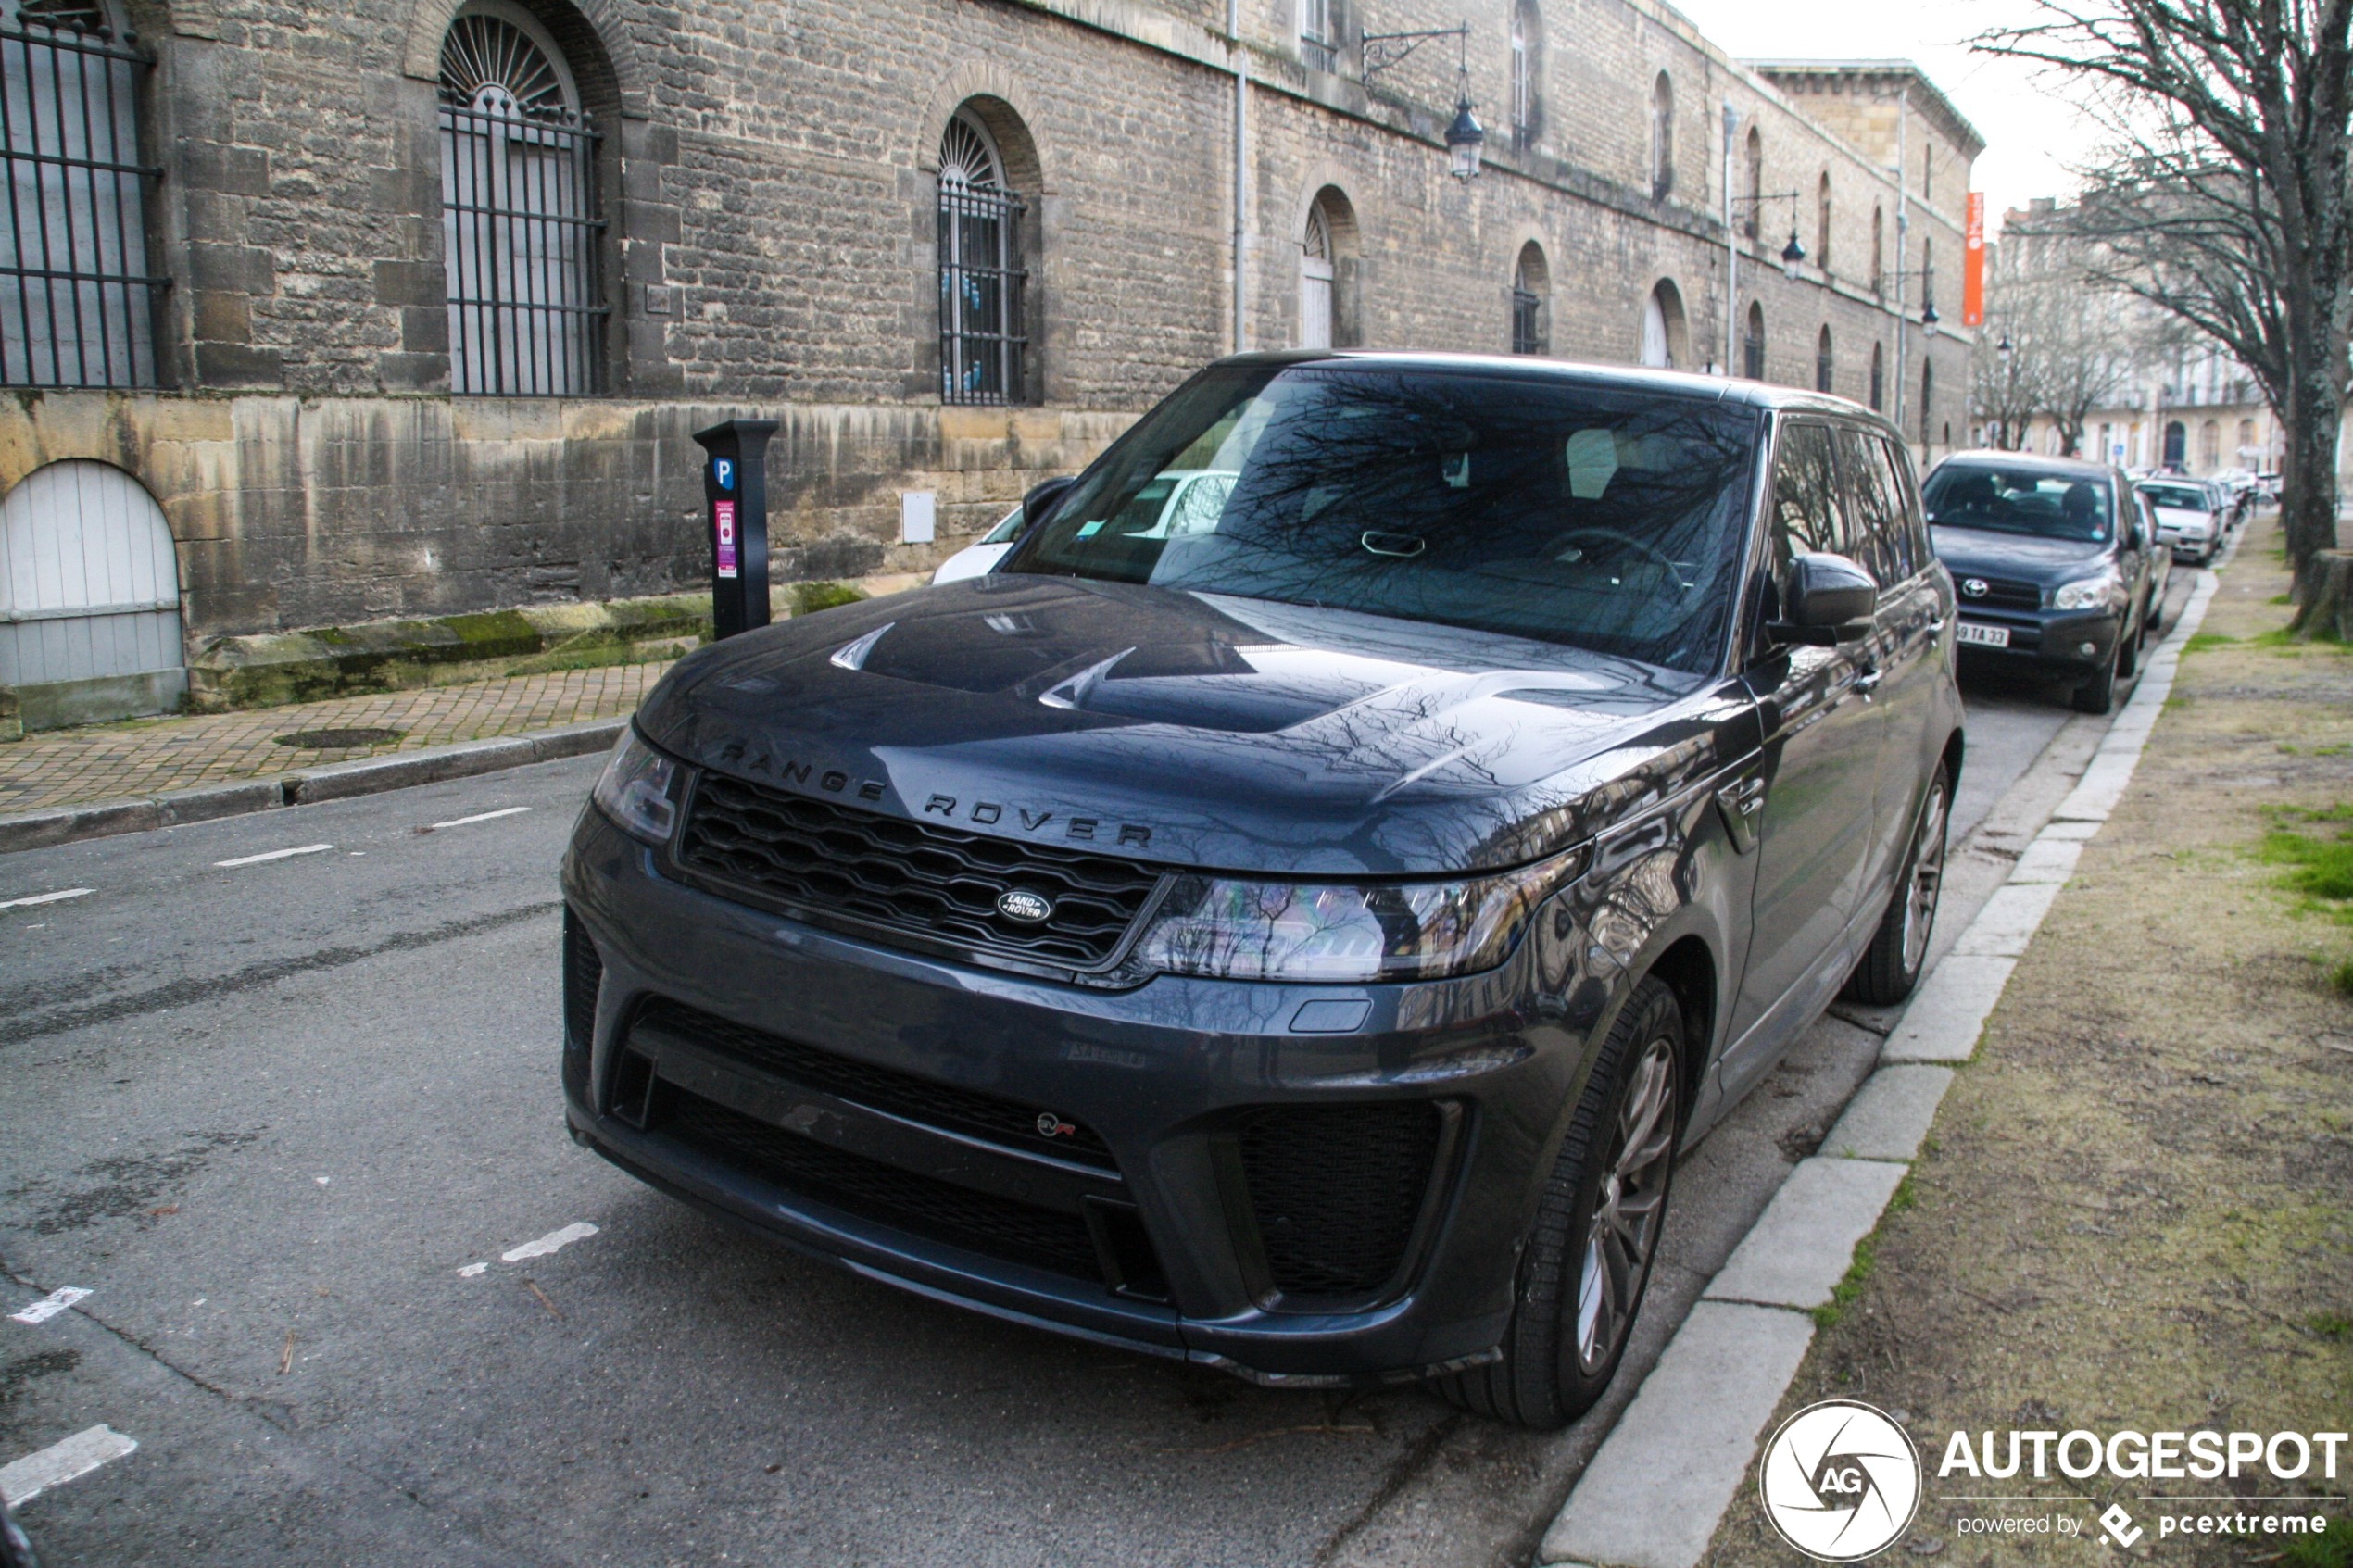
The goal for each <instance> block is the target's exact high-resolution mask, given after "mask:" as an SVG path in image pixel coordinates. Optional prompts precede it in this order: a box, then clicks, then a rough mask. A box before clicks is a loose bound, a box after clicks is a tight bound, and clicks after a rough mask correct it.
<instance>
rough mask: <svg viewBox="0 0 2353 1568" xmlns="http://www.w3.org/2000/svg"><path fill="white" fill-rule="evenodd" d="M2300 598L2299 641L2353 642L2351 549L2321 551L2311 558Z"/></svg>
mask: <svg viewBox="0 0 2353 1568" xmlns="http://www.w3.org/2000/svg"><path fill="white" fill-rule="evenodd" d="M2304 580H2305V581H2306V582H2307V583H2309V587H2308V589H2307V590H2306V592H2305V593H2303V594H2302V595H2300V596H2299V599H2300V606H2299V608H2297V610H2296V637H2297V638H2298V640H2300V641H2304V642H2310V641H2311V640H2312V639H2313V638H2315V637H2329V638H2333V639H2334V640H2335V641H2337V642H2340V643H2353V550H2322V551H2321V552H2320V553H2319V554H2318V555H2316V556H2314V557H2313V558H2312V562H2311V565H2310V566H2309V567H2308V568H2307V569H2306V571H2305V577H2304Z"/></svg>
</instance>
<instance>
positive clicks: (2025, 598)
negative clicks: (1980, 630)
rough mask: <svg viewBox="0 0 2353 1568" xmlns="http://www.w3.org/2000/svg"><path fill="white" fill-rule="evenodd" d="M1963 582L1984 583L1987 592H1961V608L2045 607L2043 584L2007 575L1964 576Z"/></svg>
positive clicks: (1964, 590) (1965, 590)
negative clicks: (2026, 581)
mask: <svg viewBox="0 0 2353 1568" xmlns="http://www.w3.org/2000/svg"><path fill="white" fill-rule="evenodd" d="M1961 581H1962V582H1963V583H1984V584H1985V592H1984V593H1982V594H1971V593H1969V591H1968V590H1967V589H1966V588H1965V589H1963V590H1962V592H1961V608H1963V609H1965V610H1968V609H2040V608H2043V589H2042V586H2041V584H2039V583H2020V582H2017V581H2015V580H2014V579H2011V578H2007V577H1963V578H1962V579H1961Z"/></svg>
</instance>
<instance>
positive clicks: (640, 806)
mask: <svg viewBox="0 0 2353 1568" xmlns="http://www.w3.org/2000/svg"><path fill="white" fill-rule="evenodd" d="M678 772H679V769H678V764H677V763H675V762H673V761H672V760H671V759H669V758H667V757H664V756H663V755H662V754H661V752H659V751H656V750H655V749H654V748H653V747H652V746H648V745H647V744H646V743H645V741H644V740H643V739H641V738H640V737H639V736H638V734H637V727H636V726H635V724H632V725H631V726H630V727H629V728H628V729H626V730H624V731H623V732H622V735H621V744H620V745H619V746H614V747H613V748H612V759H611V760H610V761H609V762H607V763H606V764H605V771H604V772H603V773H601V774H599V775H598V779H597V789H596V801H597V804H598V805H599V806H601V807H603V808H604V811H605V815H607V816H608V817H610V818H611V819H612V820H613V822H615V823H616V824H618V825H619V826H620V828H621V831H622V832H623V833H625V834H629V836H630V837H632V838H642V839H644V840H645V841H646V842H647V843H648V844H667V843H669V842H670V830H671V829H672V828H673V827H675V826H677V825H678V803H677V802H676V801H675V800H674V799H673V798H672V794H673V788H674V786H675V785H676V784H677V782H678Z"/></svg>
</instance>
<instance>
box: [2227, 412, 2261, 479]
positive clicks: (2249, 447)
mask: <svg viewBox="0 0 2353 1568" xmlns="http://www.w3.org/2000/svg"><path fill="white" fill-rule="evenodd" d="M2257 455H2258V454H2257V452H2256V450H2255V421H2254V420H2240V421H2239V445H2238V450H2237V451H2236V452H2235V453H2233V454H2232V459H2233V466H2235V467H2238V468H2246V467H2247V466H2248V465H2249V464H2251V463H2252V462H2254V460H2255V458H2256V457H2257Z"/></svg>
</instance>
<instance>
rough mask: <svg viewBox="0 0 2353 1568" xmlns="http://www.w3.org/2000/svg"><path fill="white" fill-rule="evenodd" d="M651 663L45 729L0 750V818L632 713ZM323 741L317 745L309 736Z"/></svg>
mask: <svg viewBox="0 0 2353 1568" xmlns="http://www.w3.org/2000/svg"><path fill="white" fill-rule="evenodd" d="M669 668H670V665H669V664H668V663H667V662H665V663H659V664H621V665H610V666H608V667H606V668H603V669H598V670H568V671H560V672H558V673H555V674H548V675H526V676H517V677H511V678H506V679H494V680H486V681H470V682H466V683H463V684H457V685H447V686H425V687H420V688H418V689H416V690H413V691H403V692H389V693H384V694H381V695H377V696H353V697H337V698H334V699H333V700H331V701H326V702H306V703H296V704H294V705H292V706H290V707H285V708H263V709H246V710H243V711H240V712H235V713H219V714H208V715H205V716H202V717H197V718H179V719H142V720H132V721H127V722H123V723H118V724H93V725H90V726H87V727H86V728H82V729H72V730H53V731H48V732H45V733H43V734H34V735H31V736H28V737H27V738H25V739H24V740H21V741H16V742H12V743H10V744H8V745H6V746H0V818H5V817H7V816H12V815H16V814H19V813H23V812H31V811H52V810H56V809H60V808H70V807H82V806H91V805H97V804H101V803H106V802H111V801H118V800H135V799H143V798H149V797H156V796H159V795H166V794H170V793H172V792H175V791H180V790H187V789H195V788H198V787H201V786H203V785H207V784H227V783H234V782H238V781H243V780H253V779H268V778H272V777H275V776H277V775H280V774H283V773H289V772H294V771H300V770H303V769H309V768H316V767H318V766H320V765H321V764H324V763H335V762H348V761H352V760H354V759H365V758H381V757H388V756H392V755H395V754H396V753H401V752H409V751H422V750H424V749H426V748H428V747H433V746H447V745H450V744H453V743H456V742H460V741H478V740H490V739H496V738H498V737H501V736H509V735H521V734H530V733H532V732H534V731H538V730H547V729H554V728H557V727H559V726H562V725H568V724H579V723H583V722H586V721H594V720H598V719H612V718H618V717H620V716H622V715H624V714H628V713H634V712H635V711H636V709H637V704H638V702H639V701H640V700H641V699H642V698H643V697H644V696H645V694H646V693H647V692H648V691H649V690H651V689H652V687H653V684H654V683H655V682H656V681H658V680H660V679H661V675H662V672H663V671H666V670H668V669H669ZM357 729H383V730H396V731H398V732H400V734H399V736H398V738H397V739H391V740H386V741H384V742H382V743H380V744H377V745H373V746H328V747H320V746H303V745H294V744H287V743H285V742H283V741H282V740H281V738H280V737H282V736H292V735H297V734H312V733H315V732H319V731H333V730H357ZM321 738H323V737H321Z"/></svg>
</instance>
